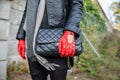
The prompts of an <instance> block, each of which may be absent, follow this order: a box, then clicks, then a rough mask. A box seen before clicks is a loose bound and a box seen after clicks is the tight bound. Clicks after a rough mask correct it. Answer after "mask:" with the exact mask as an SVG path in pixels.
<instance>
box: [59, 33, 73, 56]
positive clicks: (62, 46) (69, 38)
mask: <svg viewBox="0 0 120 80" xmlns="http://www.w3.org/2000/svg"><path fill="white" fill-rule="evenodd" d="M74 37H75V34H74V32H71V31H64V33H63V35H62V37H61V38H60V40H59V43H58V50H59V53H60V56H61V57H68V56H70V57H72V56H74V53H75V40H74Z"/></svg>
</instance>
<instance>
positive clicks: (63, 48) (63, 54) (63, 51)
mask: <svg viewBox="0 0 120 80" xmlns="http://www.w3.org/2000/svg"><path fill="white" fill-rule="evenodd" d="M65 49H66V48H65V46H63V47H62V52H61V57H64V56H65Z"/></svg>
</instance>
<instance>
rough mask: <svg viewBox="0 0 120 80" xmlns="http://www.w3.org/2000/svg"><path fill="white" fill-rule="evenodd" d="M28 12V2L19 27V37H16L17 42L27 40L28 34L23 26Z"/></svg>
mask: <svg viewBox="0 0 120 80" xmlns="http://www.w3.org/2000/svg"><path fill="white" fill-rule="evenodd" d="M26 12H27V2H26V6H25V10H24V13H23V16H22V20H21V23H20V26H19V29H18V32H17V35H16V39H17V40H20V39H23V40H25V36H26V32H25V30H24V29H23V26H24V24H25V18H26Z"/></svg>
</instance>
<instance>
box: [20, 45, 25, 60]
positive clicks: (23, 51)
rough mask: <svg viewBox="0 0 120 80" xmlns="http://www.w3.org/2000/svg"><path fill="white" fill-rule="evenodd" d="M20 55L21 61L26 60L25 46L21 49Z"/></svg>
mask: <svg viewBox="0 0 120 80" xmlns="http://www.w3.org/2000/svg"><path fill="white" fill-rule="evenodd" d="M21 55H22V58H23V59H26V57H25V46H23V47H22V54H21Z"/></svg>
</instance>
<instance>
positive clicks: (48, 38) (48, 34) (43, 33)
mask: <svg viewBox="0 0 120 80" xmlns="http://www.w3.org/2000/svg"><path fill="white" fill-rule="evenodd" d="M62 34H63V29H62V28H54V29H40V30H39V32H38V35H37V39H36V46H35V51H36V53H37V54H39V55H41V56H59V53H58V46H57V43H58V41H59V39H60V37H61V36H62ZM75 43H76V52H75V56H77V55H80V54H81V53H82V51H83V47H82V36H80V37H79V38H77V39H76V42H75Z"/></svg>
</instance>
